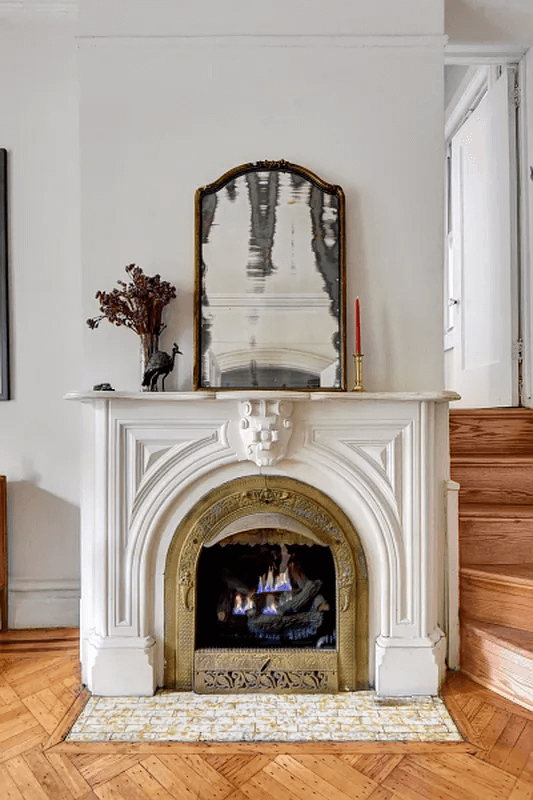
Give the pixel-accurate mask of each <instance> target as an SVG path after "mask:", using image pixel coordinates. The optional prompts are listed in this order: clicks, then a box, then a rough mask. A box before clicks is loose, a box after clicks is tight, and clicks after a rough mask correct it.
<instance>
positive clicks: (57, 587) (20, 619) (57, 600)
mask: <svg viewBox="0 0 533 800" xmlns="http://www.w3.org/2000/svg"><path fill="white" fill-rule="evenodd" d="M79 607H80V583H79V581H77V580H71V579H67V578H58V579H56V580H39V579H33V578H26V579H21V580H12V581H11V582H10V585H9V610H8V621H9V627H10V628H63V627H65V628H71V627H77V626H78V625H79Z"/></svg>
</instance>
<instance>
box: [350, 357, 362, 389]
mask: <svg viewBox="0 0 533 800" xmlns="http://www.w3.org/2000/svg"><path fill="white" fill-rule="evenodd" d="M353 363H354V367H355V380H354V384H353V389H352V392H364V391H365V389H364V387H363V354H362V353H354V356H353Z"/></svg>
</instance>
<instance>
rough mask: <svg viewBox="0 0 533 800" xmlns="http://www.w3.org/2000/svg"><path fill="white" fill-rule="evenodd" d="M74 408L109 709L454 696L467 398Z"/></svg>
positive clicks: (120, 400) (102, 686) (100, 685)
mask: <svg viewBox="0 0 533 800" xmlns="http://www.w3.org/2000/svg"><path fill="white" fill-rule="evenodd" d="M69 397H70V398H71V399H76V400H78V401H81V402H82V403H83V407H84V464H83V470H82V475H83V492H82V547H81V551H82V552H81V561H82V599H81V623H80V627H81V660H82V674H83V680H84V682H85V683H86V684H87V685H88V687H89V688H90V689H91V690H92V691H93V692H94V693H95V694H102V695H148V694H152V693H153V692H154V690H155V689H156V688H157V687H158V686H162V687H167V688H172V689H176V690H186V691H190V690H194V691H198V692H210V691H216V692H224V691H229V692H234V691H267V692H268V691H287V692H290V691H298V692H300V691H321V692H324V691H325V692H336V691H355V690H357V689H361V688H366V687H375V688H376V691H377V692H378V694H381V695H412V694H435V693H436V692H437V691H438V687H439V683H440V680H441V679H442V677H443V674H444V666H445V662H444V659H445V654H446V638H445V635H444V631H445V630H446V626H447V619H448V616H447V614H448V613H449V610H448V607H447V591H448V590H447V575H446V569H445V563H446V562H445V552H446V543H445V514H444V510H445V509H444V506H445V499H444V495H445V491H444V490H445V486H446V481H447V479H448V457H447V418H448V417H447V411H448V400H450V399H454V397H455V395H452V394H450V393H435V394H431V393H424V394H417V393H404V394H398V393H393V394H386V393H383V394H371V393H362V394H357V393H345V392H313V393H308V392H282V391H279V392H268V391H255V392H254V391H247V392H237V391H230V392H220V393H217V392H213V391H205V392H190V393H172V392H168V393H153V394H148V395H147V394H136V393H135V394H134V393H132V394H130V393H121V392H87V393H77V394H72V395H70V396H69ZM452 614H453V609H452Z"/></svg>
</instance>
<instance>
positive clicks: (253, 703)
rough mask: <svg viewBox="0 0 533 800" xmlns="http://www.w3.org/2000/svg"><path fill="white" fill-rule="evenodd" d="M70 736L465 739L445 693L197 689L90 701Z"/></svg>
mask: <svg viewBox="0 0 533 800" xmlns="http://www.w3.org/2000/svg"><path fill="white" fill-rule="evenodd" d="M67 739H68V740H70V741H81V742H88V741H165V740H166V741H189V742H195V741H226V742H229V741H231V742H237V741H270V742H273V741H285V742H289V741H291V742H293V741H460V740H461V737H460V735H459V733H458V732H457V729H456V728H455V725H454V723H453V721H452V719H451V717H450V716H449V714H448V712H447V710H446V708H445V706H444V704H443V703H442V701H441V700H440V699H438V698H429V699H428V698H409V699H405V698H393V699H390V700H389V701H384V700H382V699H379V698H376V697H375V696H374V695H373V693H372V692H357V693H355V692H354V693H352V694H346V693H342V694H341V693H340V694H337V695H260V694H255V695H252V694H250V695H196V694H194V693H192V692H183V693H175V692H168V691H167V692H160V693H158V694H156V695H155V696H154V697H143V698H134V697H125V698H120V697H119V698H102V697H92V698H90V699H89V701H88V703H87V705H86V707H85V709H84V711H83V712H82V714H81V716H80V718H79V719H78V720H77V721H76V722H75V724H74V725H73V727H72V729H71V731H70V733H69V735H68V737H67Z"/></svg>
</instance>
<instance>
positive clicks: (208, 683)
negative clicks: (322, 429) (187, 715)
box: [165, 476, 368, 692]
mask: <svg viewBox="0 0 533 800" xmlns="http://www.w3.org/2000/svg"><path fill="white" fill-rule="evenodd" d="M165 623H166V627H165V663H166V668H165V685H166V686H167V687H169V688H177V689H186V690H187V689H188V690H190V689H194V690H195V691H199V692H224V691H226V692H230V691H231V692H235V691H249V692H253V691H255V692H257V691H278V692H279V691H284V692H292V691H294V692H301V691H319V692H324V691H326V692H335V691H339V690H341V691H342V690H349V691H351V690H354V689H363V688H367V686H368V578H367V570H366V561H365V557H364V554H363V550H362V547H361V543H360V541H359V537H358V535H357V532H356V531H355V529H354V527H353V525H352V524H351V522H350V521H349V519H348V518H347V517H346V515H345V514H344V513H343V512H342V511H341V509H340V508H339V507H338V506H337V505H336V504H335V503H334V502H333V501H332V500H330V499H329V498H328V497H327V496H326V495H325V494H324V493H322V492H320V491H318V490H317V489H315V488H314V487H312V486H309V485H308V484H305V483H302V482H301V481H297V480H294V479H292V478H286V477H278V476H248V477H245V478H238V479H236V480H233V481H230V482H228V483H226V484H223V485H222V486H220V487H218V488H217V489H216V490H214V491H212V492H210V493H209V494H208V495H206V496H205V497H204V498H203V499H202V500H201V501H200V502H199V503H198V504H197V505H196V506H195V507H194V508H193V509H192V511H191V512H190V513H189V514H188V515H187V517H186V518H185V519H184V520H183V521H182V523H181V524H180V525H179V527H178V529H177V531H176V533H175V535H174V537H173V540H172V543H171V545H170V547H169V550H168V555H167V563H166V570H165Z"/></svg>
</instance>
